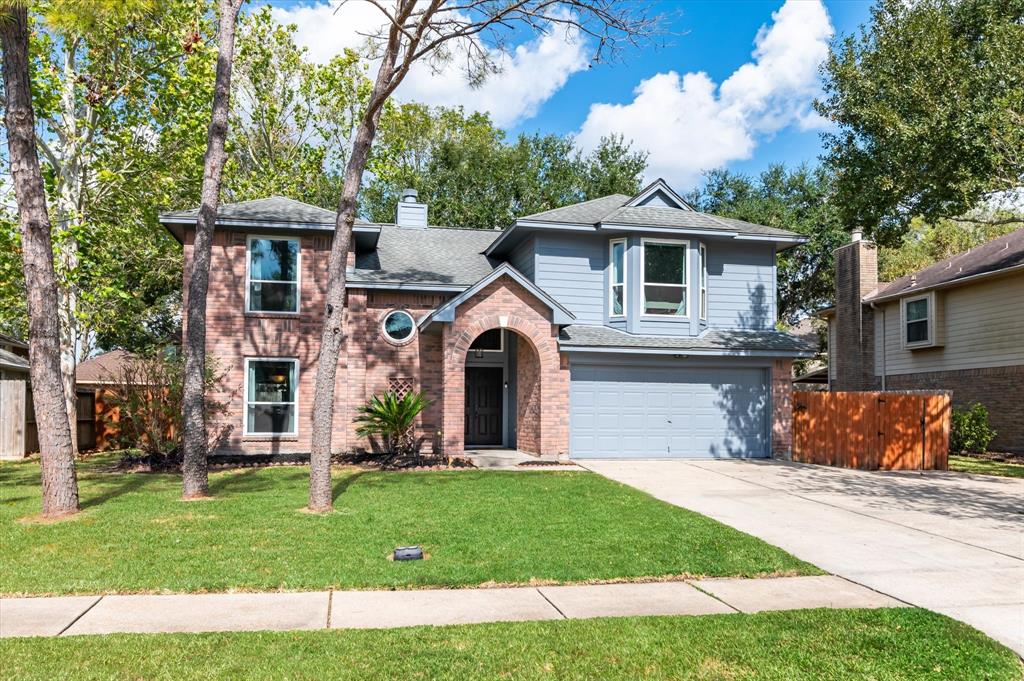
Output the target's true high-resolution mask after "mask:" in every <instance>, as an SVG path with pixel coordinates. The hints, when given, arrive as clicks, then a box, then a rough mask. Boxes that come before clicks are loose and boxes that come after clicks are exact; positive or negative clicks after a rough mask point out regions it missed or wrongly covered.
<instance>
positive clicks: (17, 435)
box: [0, 380, 28, 459]
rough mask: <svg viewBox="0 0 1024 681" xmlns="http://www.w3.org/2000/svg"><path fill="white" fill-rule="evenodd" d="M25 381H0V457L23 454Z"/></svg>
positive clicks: (15, 457) (18, 457)
mask: <svg viewBox="0 0 1024 681" xmlns="http://www.w3.org/2000/svg"><path fill="white" fill-rule="evenodd" d="M27 385H28V383H27V382H26V381H14V380H8V381H0V459H20V458H22V457H24V456H25V426H26V423H25V413H26V390H25V386H27Z"/></svg>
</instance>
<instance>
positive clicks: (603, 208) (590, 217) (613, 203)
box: [519, 194, 630, 225]
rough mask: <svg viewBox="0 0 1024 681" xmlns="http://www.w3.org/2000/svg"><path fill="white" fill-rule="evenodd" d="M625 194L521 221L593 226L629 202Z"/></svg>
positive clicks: (544, 213) (566, 207)
mask: <svg viewBox="0 0 1024 681" xmlns="http://www.w3.org/2000/svg"><path fill="white" fill-rule="evenodd" d="M629 199H630V197H628V196H626V195H625V194H609V195H608V196H602V197H601V198H599V199H591V200H590V201H583V202H581V203H574V204H572V205H571V206H562V207H561V208H552V209H551V210H545V211H542V212H540V213H534V214H533V215H526V216H524V217H521V218H519V219H520V220H536V221H538V222H567V223H576V224H581V225H592V224H594V223H597V222H600V221H601V219H602V218H603V217H604V216H605V215H608V213H611V212H612V211H613V210H615V209H616V208H621V207H622V206H623V205H625V204H626V202H627V201H629Z"/></svg>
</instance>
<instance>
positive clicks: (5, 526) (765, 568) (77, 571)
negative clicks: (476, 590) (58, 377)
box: [0, 457, 820, 595]
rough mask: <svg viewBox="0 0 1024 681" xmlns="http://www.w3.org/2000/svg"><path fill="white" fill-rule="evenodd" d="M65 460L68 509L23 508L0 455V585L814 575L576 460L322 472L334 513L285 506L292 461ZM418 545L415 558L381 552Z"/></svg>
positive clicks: (32, 497)
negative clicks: (190, 487) (578, 466)
mask: <svg viewBox="0 0 1024 681" xmlns="http://www.w3.org/2000/svg"><path fill="white" fill-rule="evenodd" d="M109 466H110V458H109V457H106V458H104V457H98V458H95V459H91V460H89V461H87V462H85V463H83V464H80V465H79V483H80V489H81V497H82V506H83V509H84V510H83V511H82V512H81V513H80V514H79V515H78V516H76V517H74V518H72V519H69V520H65V521H61V522H58V523H53V524H46V523H39V522H34V521H33V518H34V516H35V514H37V513H38V512H39V508H40V500H39V494H40V489H39V466H38V464H36V463H34V462H22V463H16V464H10V463H5V464H2V465H0V546H2V547H3V565H2V569H0V593H3V594H7V595H12V594H44V593H49V594H70V593H98V592H115V591H116V592H140V591H170V592H186V591H225V590H229V589H249V590H268V589H295V590H308V589H324V588H327V587H335V588H391V587H399V588H401V587H421V586H464V585H478V584H485V583H528V582H530V581H531V580H537V581H543V582H548V581H550V582H581V581H587V580H613V579H634V578H642V577H662V576H669V575H683V574H687V575H714V576H723V575H759V574H775V573H779V574H820V572H819V571H818V570H816V569H815V568H814V567H813V566H811V565H809V564H807V563H804V562H802V561H799V560H797V559H796V558H794V557H793V556H791V555H789V554H787V553H785V552H784V551H782V550H780V549H778V548H775V547H773V546H771V545H769V544H766V543H765V542H763V541H761V540H759V539H755V538H753V537H750V536H748V535H746V534H743V533H742V532H738V531H736V530H734V529H731V528H729V527H727V526H725V525H722V524H720V523H718V522H716V521H714V520H711V519H709V518H706V517H704V516H701V515H699V514H696V513H691V512H689V511H686V510H683V509H680V508H677V507H674V506H671V505H669V504H665V503H662V502H660V501H658V500H656V499H654V498H653V497H650V496H648V495H646V494H643V493H641V492H637V491H635V490H633V489H631V488H629V487H626V486H623V485H620V484H618V483H615V482H611V481H609V480H606V479H605V478H602V477H599V476H597V475H594V474H592V473H585V472H552V471H545V472H539V471H531V472H483V471H451V472H409V473H393V472H392V473H385V472H366V471H357V470H354V469H338V470H336V471H335V473H334V479H335V494H336V500H335V511H334V512H333V513H331V514H329V515H310V514H307V513H301V512H299V509H300V508H302V507H303V506H304V505H305V503H306V494H307V485H308V469H307V468H305V467H277V468H246V469H241V470H237V471H231V472H223V473H216V474H214V475H212V476H211V489H212V492H213V494H214V495H215V498H214V499H213V500H210V501H192V502H183V501H180V500H179V498H178V495H179V493H180V478H179V477H178V476H173V475H153V474H141V473H134V474H122V473H112V472H109ZM407 544H421V545H423V546H424V549H425V551H426V553H427V554H428V559H427V560H424V561H418V562H404V563H395V562H392V561H390V560H387V557H388V556H389V555H390V552H391V551H392V550H393V549H394V547H396V546H402V545H407Z"/></svg>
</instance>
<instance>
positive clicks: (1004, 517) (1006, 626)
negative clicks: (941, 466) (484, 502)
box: [579, 461, 1024, 654]
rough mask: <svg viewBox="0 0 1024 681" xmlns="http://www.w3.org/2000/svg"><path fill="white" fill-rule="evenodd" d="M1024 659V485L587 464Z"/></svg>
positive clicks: (792, 470)
mask: <svg viewBox="0 0 1024 681" xmlns="http://www.w3.org/2000/svg"><path fill="white" fill-rule="evenodd" d="M579 463H581V464H582V465H584V467H586V468H589V469H591V470H593V471H595V472H597V473H600V474H601V475H604V476H606V477H608V478H611V479H613V480H617V481H619V482H622V483H625V484H627V485H630V486H632V487H636V488H638V489H641V490H643V491H645V492H648V493H649V494H652V495H653V496H655V497H657V498H659V499H662V500H664V501H667V502H669V503H671V504H675V505H677V506H682V507H684V508H688V509H691V510H693V511H697V512H698V513H703V514H704V515H707V516H710V517H712V518H715V519H716V520H719V521H721V522H723V523H726V524H727V525H731V526H733V527H735V528H737V529H739V530H742V531H743V532H747V533H749V534H752V535H754V536H756V537H760V538H761V539H764V540H765V541H767V542H769V543H771V544H774V545H776V546H779V547H781V548H783V549H785V550H787V551H789V552H790V553H792V554H793V555H795V556H797V557H799V558H802V559H803V560H806V561H808V562H810V563H814V564H815V565H817V566H818V567H820V568H822V569H824V570H827V571H829V572H832V573H834V574H837V575H840V576H842V577H845V578H847V579H849V580H851V581H854V582H857V583H859V584H863V585H865V586H867V587H870V588H872V589H875V590H877V591H880V592H882V593H884V594H887V595H889V596H892V597H894V598H898V599H900V600H902V601H905V602H907V603H911V604H913V605H917V606H920V607H923V608H928V609H929V610H934V611H936V612H940V613H944V614H946V615H949V616H950V617H954V618H956V619H958V620H961V621H963V622H966V623H968V624H970V625H972V626H974V627H976V628H978V629H980V630H981V631H984V632H985V633H986V634H988V635H989V636H991V637H992V638H994V639H996V640H998V641H1001V642H1002V643H1004V644H1006V645H1008V646H1010V647H1011V648H1013V649H1014V650H1015V651H1016V652H1017V653H1018V654H1024V480H1014V479H1010V478H996V477H992V476H970V475H966V474H961V473H945V472H929V473H925V474H923V475H922V474H920V473H910V472H867V471H853V470H846V469H840V468H828V467H824V466H809V465H803V464H792V463H784V462H778V461H694V462H682V461H583V462H579Z"/></svg>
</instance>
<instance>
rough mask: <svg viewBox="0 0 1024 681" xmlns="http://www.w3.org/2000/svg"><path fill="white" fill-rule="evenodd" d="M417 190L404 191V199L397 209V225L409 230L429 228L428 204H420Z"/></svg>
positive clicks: (400, 200) (400, 201)
mask: <svg viewBox="0 0 1024 681" xmlns="http://www.w3.org/2000/svg"><path fill="white" fill-rule="evenodd" d="M417 198H418V194H417V193H416V190H415V189H403V190H402V198H401V199H399V201H398V206H397V207H396V208H395V224H396V225H398V226H399V227H406V228H408V229H425V228H426V226H427V204H425V203H418V202H417V201H416V199H417Z"/></svg>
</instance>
